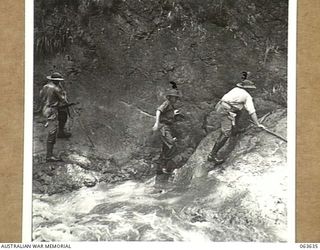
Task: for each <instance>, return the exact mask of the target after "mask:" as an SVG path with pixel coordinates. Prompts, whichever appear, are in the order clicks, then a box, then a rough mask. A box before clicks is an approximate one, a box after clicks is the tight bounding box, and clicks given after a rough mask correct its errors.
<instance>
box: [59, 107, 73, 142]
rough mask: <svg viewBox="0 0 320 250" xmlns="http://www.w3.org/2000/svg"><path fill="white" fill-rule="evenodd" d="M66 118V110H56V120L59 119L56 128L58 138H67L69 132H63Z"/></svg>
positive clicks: (69, 134)
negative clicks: (57, 127)
mask: <svg viewBox="0 0 320 250" xmlns="http://www.w3.org/2000/svg"><path fill="white" fill-rule="evenodd" d="M67 120H68V112H67V111H66V110H59V112H58V121H59V129H58V135H57V137H58V138H69V137H70V136H71V133H68V132H65V131H64V127H65V125H66V122H67Z"/></svg>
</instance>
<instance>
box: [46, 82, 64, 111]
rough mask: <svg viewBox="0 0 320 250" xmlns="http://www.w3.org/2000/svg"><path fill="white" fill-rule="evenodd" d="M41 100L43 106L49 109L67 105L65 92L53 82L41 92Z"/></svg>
mask: <svg viewBox="0 0 320 250" xmlns="http://www.w3.org/2000/svg"><path fill="white" fill-rule="evenodd" d="M40 99H41V101H42V103H43V106H47V107H58V106H60V105H64V104H66V103H67V100H66V93H65V91H63V90H62V89H61V88H60V87H59V86H57V85H55V84H54V83H53V82H49V83H47V84H46V85H44V86H43V88H42V89H41V91H40Z"/></svg>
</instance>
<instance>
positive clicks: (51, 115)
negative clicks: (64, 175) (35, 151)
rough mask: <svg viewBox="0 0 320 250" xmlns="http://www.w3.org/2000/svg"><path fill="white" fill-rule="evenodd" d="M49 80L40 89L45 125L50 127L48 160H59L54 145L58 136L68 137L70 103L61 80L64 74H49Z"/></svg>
mask: <svg viewBox="0 0 320 250" xmlns="http://www.w3.org/2000/svg"><path fill="white" fill-rule="evenodd" d="M47 79H48V80H49V82H48V83H47V84H46V85H44V86H43V88H42V89H41V91H40V100H41V102H42V113H43V116H44V117H45V118H46V119H47V123H46V125H45V127H46V128H47V129H48V137H47V156H46V161H47V162H57V161H60V159H58V158H56V157H55V156H54V155H53V147H54V144H55V143H56V138H57V137H59V138H68V137H70V136H71V134H70V133H67V132H65V131H64V126H65V124H66V122H67V119H68V106H70V105H72V104H69V103H68V101H67V97H66V92H65V91H64V90H63V88H62V85H61V82H62V81H64V79H63V77H62V75H61V74H60V73H58V72H55V73H53V74H52V75H51V76H47Z"/></svg>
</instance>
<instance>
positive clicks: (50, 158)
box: [46, 142, 61, 162]
mask: <svg viewBox="0 0 320 250" xmlns="http://www.w3.org/2000/svg"><path fill="white" fill-rule="evenodd" d="M53 146H54V144H53V143H50V142H47V157H46V162H58V161H61V159H58V158H56V157H55V156H53Z"/></svg>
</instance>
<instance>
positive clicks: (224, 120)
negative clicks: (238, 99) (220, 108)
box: [207, 115, 232, 164]
mask: <svg viewBox="0 0 320 250" xmlns="http://www.w3.org/2000/svg"><path fill="white" fill-rule="evenodd" d="M231 131H232V121H231V120H230V119H229V118H228V116H227V115H225V116H223V117H221V132H220V135H219V137H218V138H217V140H216V142H215V144H214V146H213V148H212V150H211V153H210V154H209V156H208V159H207V160H208V161H211V162H215V163H216V164H221V163H223V162H224V160H223V159H219V158H218V157H217V154H218V152H219V150H220V149H221V148H222V147H223V146H224V145H225V144H226V142H227V141H228V139H229V138H230V135H231Z"/></svg>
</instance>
